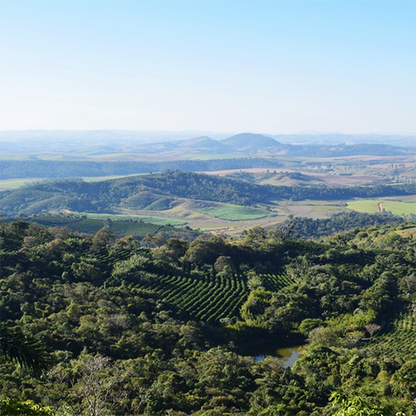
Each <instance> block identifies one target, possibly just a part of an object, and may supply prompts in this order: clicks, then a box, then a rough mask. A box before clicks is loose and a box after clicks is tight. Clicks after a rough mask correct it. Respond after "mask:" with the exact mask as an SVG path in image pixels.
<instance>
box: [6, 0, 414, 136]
mask: <svg viewBox="0 0 416 416" xmlns="http://www.w3.org/2000/svg"><path fill="white" fill-rule="evenodd" d="M415 74H416V1H412V0H410V1H400V0H393V1H377V0H370V1H364V0H362V1H353V0H348V1H340V0H327V1H313V0H305V1H297V0H287V1H278V0H275V1H272V0H270V1H261V0H254V1H238V0H222V1H214V0H206V1H201V0H194V1H176V0H167V1H157V0H152V1H140V0H135V1H123V0H117V1H105V0H89V1H88V0H84V1H77V0H54V1H38V0H27V1H22V0H0V130H27V129H49V130H52V129H77V130H89V129H128V130H167V131H172V130H173V131H182V130H195V131H217V132H243V131H250V132H262V133H269V134H279V133H297V132H301V131H305V130H317V131H326V132H328V131H338V132H342V133H390V132H399V133H416V75H415Z"/></svg>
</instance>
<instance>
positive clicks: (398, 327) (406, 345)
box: [375, 311, 416, 360]
mask: <svg viewBox="0 0 416 416" xmlns="http://www.w3.org/2000/svg"><path fill="white" fill-rule="evenodd" d="M375 342H376V346H375V348H377V349H378V350H379V351H380V352H382V353H383V354H384V356H385V357H388V358H396V359H397V358H400V359H403V360H408V359H415V358H416V311H409V312H402V313H400V314H399V315H398V316H397V318H396V319H395V320H394V322H393V323H392V330H391V331H389V332H387V333H385V334H383V335H382V336H380V337H377V338H376V340H375Z"/></svg>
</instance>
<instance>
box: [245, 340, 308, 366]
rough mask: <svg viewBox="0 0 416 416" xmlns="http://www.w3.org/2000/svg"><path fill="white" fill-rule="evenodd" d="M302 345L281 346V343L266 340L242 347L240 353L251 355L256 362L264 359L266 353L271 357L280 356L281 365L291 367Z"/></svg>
mask: <svg viewBox="0 0 416 416" xmlns="http://www.w3.org/2000/svg"><path fill="white" fill-rule="evenodd" d="M302 347H303V345H291V346H285V347H282V345H281V344H278V343H276V342H267V343H263V344H259V345H253V346H250V347H247V348H244V349H243V350H242V351H241V352H240V353H241V354H243V355H250V356H252V357H253V358H254V360H255V361H256V362H257V361H261V360H264V359H265V358H266V356H267V355H271V356H272V357H277V358H280V359H281V360H282V363H283V366H284V367H285V368H287V367H293V364H295V362H296V360H297V359H298V358H299V354H300V352H301V349H302Z"/></svg>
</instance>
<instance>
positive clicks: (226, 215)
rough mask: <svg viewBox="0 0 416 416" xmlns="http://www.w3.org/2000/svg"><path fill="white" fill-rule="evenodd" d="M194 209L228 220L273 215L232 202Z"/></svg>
mask: <svg viewBox="0 0 416 416" xmlns="http://www.w3.org/2000/svg"><path fill="white" fill-rule="evenodd" d="M195 211H197V212H200V213H201V214H206V215H209V216H210V217H214V218H220V219H222V220H228V221H242V220H255V219H258V218H264V217H269V216H271V215H273V214H270V213H269V212H267V211H263V210H262V209H258V208H250V207H243V206H241V205H233V204H225V205H221V206H215V207H208V208H200V209H197V210H195Z"/></svg>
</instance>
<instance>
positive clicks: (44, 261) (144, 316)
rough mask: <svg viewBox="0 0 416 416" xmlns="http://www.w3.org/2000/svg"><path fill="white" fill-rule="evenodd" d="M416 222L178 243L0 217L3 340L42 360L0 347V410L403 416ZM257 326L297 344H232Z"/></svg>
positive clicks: (244, 340)
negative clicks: (18, 359) (271, 348)
mask: <svg viewBox="0 0 416 416" xmlns="http://www.w3.org/2000/svg"><path fill="white" fill-rule="evenodd" d="M415 228H416V224H412V223H406V224H402V225H400V226H397V225H396V226H394V225H385V226H372V227H367V228H364V229H356V230H354V231H351V232H348V233H345V234H338V235H336V236H334V237H332V238H330V239H327V240H326V241H324V242H319V243H318V242H312V241H308V240H306V241H301V240H296V239H291V238H288V236H287V235H286V236H285V235H283V234H282V233H279V232H274V233H273V232H269V233H267V234H266V233H265V232H264V230H263V229H261V228H259V227H258V228H255V229H250V230H247V231H246V233H245V235H244V236H243V237H242V238H240V239H237V240H236V239H229V240H227V239H224V238H222V237H220V236H212V237H210V238H206V237H203V236H201V237H199V238H197V239H196V240H195V241H194V242H192V243H187V242H186V241H183V240H179V239H170V240H167V241H163V240H162V239H160V238H157V237H156V236H155V237H154V238H149V236H146V237H145V238H144V239H143V240H142V241H141V242H139V241H137V240H136V239H134V238H132V237H127V238H121V239H115V238H114V235H112V233H111V232H110V231H109V230H108V229H101V230H99V231H98V232H97V233H95V235H93V236H85V235H84V236H81V235H79V234H77V233H72V232H71V231H69V230H68V229H65V228H56V227H55V228H51V229H45V228H42V227H39V226H37V225H29V224H27V223H25V222H23V221H18V222H15V223H10V224H5V223H2V222H1V221H0V235H1V241H2V245H1V248H0V260H1V261H0V272H1V278H0V293H1V295H2V297H1V306H2V336H3V338H2V339H1V341H2V342H3V341H6V339H5V336H7V337H8V339H12V336H13V334H20V335H19V336H20V338H19V339H20V342H22V340H26V344H25V345H35V344H34V343H36V342H38V344H36V345H38V351H39V348H42V345H43V346H46V347H47V348H48V349H49V350H48V351H49V352H46V351H45V354H49V362H50V364H49V365H50V367H49V369H48V371H47V372H45V373H44V375H43V376H42V377H41V378H39V377H36V374H33V373H32V372H31V371H30V370H29V369H27V368H24V369H22V368H20V369H16V367H15V364H14V363H13V361H10V359H5V358H8V357H2V358H1V359H0V386H1V393H0V403H1V406H2V410H4V409H8V407H7V406H11V405H12V404H14V405H16V406H17V405H18V404H19V403H21V402H23V401H25V402H26V401H27V400H28V399H30V400H32V402H26V404H25V405H26V406H28V405H29V404H30V403H33V404H34V403H37V404H38V405H39V406H42V407H43V410H42V409H41V408H40V407H39V406H38V407H36V406H33V412H31V413H30V414H33V415H43V416H52V415H70V416H75V415H79V414H91V413H87V412H89V407H88V403H91V402H94V403H96V404H97V406H98V405H99V406H100V409H101V414H104V413H105V414H109V415H114V416H124V415H126V414H129V415H137V416H144V415H145V416H163V415H166V414H171V415H174V416H203V415H215V416H217V415H218V416H229V415H238V416H243V415H244V416H258V415H261V414H264V415H267V414H275V415H297V416H309V415H310V416H320V415H333V414H334V412H335V411H336V412H339V413H338V414H339V415H341V414H342V413H344V414H348V413H347V411H349V412H350V414H353V413H351V412H352V409H355V410H357V409H358V411H360V412H361V413H362V414H363V415H365V414H367V415H378V416H381V415H396V414H400V415H405V416H411V415H412V414H413V410H414V404H413V402H414V399H415V391H416V379H415V377H414V374H415V373H414V368H415V360H414V351H415V349H414V345H415V344H416V333H415V325H414V312H412V310H413V309H412V308H413V305H414V302H415V301H416V285H415V279H414V276H415V274H416V268H415V265H416V258H415V253H416V250H415V241H414V239H413V238H412V237H411V236H410V232H409V233H407V234H405V233H403V231H406V230H414V229H415ZM19 328H22V329H24V331H23V332H18V331H19ZM306 339H307V340H308V341H307V342H306ZM253 340H257V341H258V343H257V344H256V342H253ZM262 340H263V342H264V341H268V342H269V343H272V344H273V345H280V346H282V345H285V344H286V345H287V343H288V342H292V344H289V345H298V346H299V344H302V354H301V356H300V358H299V359H298V360H297V361H296V363H295V364H294V365H293V367H292V368H290V367H287V368H285V367H284V364H283V363H282V361H281V359H280V358H279V357H276V356H267V357H263V358H257V359H256V360H255V359H254V357H253V356H251V355H242V352H243V351H244V346H247V345H251V346H252V347H256V345H257V347H260V346H261V345H260V342H261V341H262ZM30 343H31V344H30ZM293 343H296V344H293ZM21 406H23V404H21ZM46 406H50V407H49V408H46ZM41 411H42V412H41Z"/></svg>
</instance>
